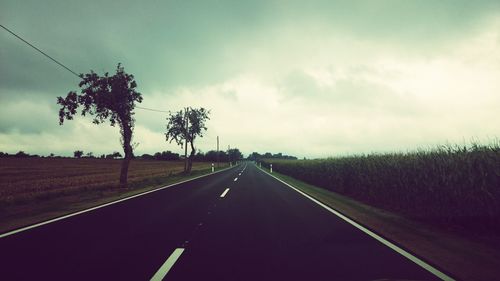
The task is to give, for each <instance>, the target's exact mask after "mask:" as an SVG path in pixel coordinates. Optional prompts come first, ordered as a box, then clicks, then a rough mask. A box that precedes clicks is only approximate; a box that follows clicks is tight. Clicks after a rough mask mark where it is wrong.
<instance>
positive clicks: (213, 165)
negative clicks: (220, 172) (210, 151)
mask: <svg viewBox="0 0 500 281" xmlns="http://www.w3.org/2000/svg"><path fill="white" fill-rule="evenodd" d="M214 170H215V169H214V163H212V173H213V172H214Z"/></svg>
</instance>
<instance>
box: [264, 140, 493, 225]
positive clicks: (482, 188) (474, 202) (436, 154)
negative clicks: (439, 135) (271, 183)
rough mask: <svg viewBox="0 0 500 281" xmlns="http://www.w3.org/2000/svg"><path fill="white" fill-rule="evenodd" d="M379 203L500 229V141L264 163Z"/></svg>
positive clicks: (444, 221)
mask: <svg viewBox="0 0 500 281" xmlns="http://www.w3.org/2000/svg"><path fill="white" fill-rule="evenodd" d="M269 164H272V165H273V170H274V171H277V172H279V173H282V174H285V175H288V176H292V177H294V178H296V179H299V180H302V181H304V182H307V183H309V184H312V185H315V186H318V187H322V188H325V189H327V190H330V191H333V192H336V193H339V194H342V195H345V196H348V197H350V198H353V199H355V200H359V201H361V202H364V203H366V204H369V205H371V206H374V207H378V208H382V209H386V210H389V211H393V212H396V213H399V214H402V215H404V216H406V217H409V218H413V219H417V220H423V221H426V222H430V223H433V224H438V225H445V226H446V227H451V228H454V229H455V228H456V229H459V230H462V231H466V232H470V231H472V232H495V233H500V145H499V143H498V142H495V143H493V144H491V145H476V144H473V145H470V146H451V145H448V146H442V147H437V148H435V149H428V150H418V151H413V152H407V153H391V154H369V155H354V156H345V157H337V158H328V159H315V160H282V159H262V165H263V166H264V167H268V168H269Z"/></svg>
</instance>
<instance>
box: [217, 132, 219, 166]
mask: <svg viewBox="0 0 500 281" xmlns="http://www.w3.org/2000/svg"><path fill="white" fill-rule="evenodd" d="M217 168H219V136H217Z"/></svg>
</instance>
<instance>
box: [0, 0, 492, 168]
mask: <svg viewBox="0 0 500 281" xmlns="http://www.w3.org/2000/svg"><path fill="white" fill-rule="evenodd" d="M0 24H2V25H4V26H6V27H7V28H9V29H11V30H12V31H14V32H16V33H17V34H18V35H20V36H22V37H23V38H25V39H26V40H28V41H30V42H31V43H32V44H34V45H35V46H37V47H39V48H40V49H42V50H44V51H45V52H46V53H48V54H49V55H51V56H53V57H54V58H56V59H57V60H59V61H61V62H62V63H64V64H65V65H67V66H68V67H69V68H71V69H72V70H74V71H76V72H77V73H87V72H89V71H90V70H94V71H96V72H97V73H99V74H103V73H104V72H110V73H112V72H113V71H114V70H115V68H116V65H117V63H122V64H123V66H124V67H125V71H127V72H128V73H131V74H133V75H134V76H135V78H136V81H137V84H138V91H139V92H141V93H142V95H143V98H144V100H143V102H142V104H140V105H139V106H142V107H147V108H153V109H159V110H165V111H178V110H181V109H182V108H184V107H185V106H191V107H205V108H207V109H210V110H211V115H210V117H211V119H210V121H209V122H208V123H207V125H208V131H207V132H206V134H205V135H204V137H203V138H201V139H198V140H197V141H196V142H195V145H196V146H197V149H200V150H201V151H205V152H206V151H208V150H213V149H216V138H217V136H219V137H220V145H221V148H222V149H226V148H227V146H231V147H238V148H239V149H240V150H241V151H242V152H243V153H244V154H249V153H251V152H253V151H257V152H260V153H264V152H273V153H277V152H282V153H284V154H289V155H295V156H297V157H300V158H302V157H307V158H318V157H332V156H338V155H347V154H349V155H350V154H360V153H373V152H376V153H383V152H396V151H407V150H414V149H418V148H429V147H435V146H436V145H442V144H447V143H450V144H464V143H470V142H471V141H475V142H480V143H489V142H491V141H492V140H497V139H498V137H499V136H500V126H498V120H499V119H500V118H499V117H500V110H499V109H500V1H464V0H453V1H446V0H443V1H431V0H428V1H427V0H416V1H411V0H405V1H403V0H398V1H396V0H377V1H334V0H328V1H327V0H325V1H322V0H321V1H294V0H290V1H270V0H265V1H259V0H256V1H231V0H227V1H226V0H219V1H216V0H203V1H185V0H183V1H111V0H108V1H73V0H69V1H68V0H64V1H50V0H48V1H38V0H26V1H17V0H0ZM78 82H79V81H78V78H77V77H75V76H74V75H72V74H71V73H69V72H68V71H66V70H64V69H63V68H61V67H60V66H58V65H56V64H55V63H53V62H52V61H50V60H48V59H47V58H46V57H44V56H42V55H41V54H39V53H37V52H36V51H35V50H33V49H31V48H30V47H29V46H27V45H26V44H24V43H23V42H21V41H20V40H18V39H17V38H15V37H14V36H12V35H11V34H9V33H7V32H5V30H3V29H0V104H1V110H0V151H4V152H9V153H15V152H17V151H19V150H23V151H25V152H29V153H37V154H42V155H48V154H49V153H55V154H60V155H72V152H73V151H74V150H77V149H78V150H83V151H84V152H90V151H91V152H93V153H94V154H96V155H97V154H102V153H111V152H113V151H122V150H121V146H120V137H119V130H118V128H112V127H110V126H109V123H108V124H101V125H94V124H92V122H91V120H90V119H89V118H88V117H81V116H78V117H76V118H75V119H74V120H72V121H69V122H65V123H64V125H63V126H60V125H59V124H58V105H57V104H56V98H57V97H58V96H65V95H66V94H67V93H68V92H69V91H71V90H78ZM166 115H167V113H158V112H152V111H146V110H140V109H136V110H135V118H136V126H135V130H134V142H136V143H138V146H137V148H136V151H135V154H136V155H141V154H143V153H153V152H156V151H165V150H171V151H174V152H178V153H181V152H182V149H181V148H180V147H179V146H177V145H176V144H175V143H168V142H166V141H165V136H164V133H165V130H166Z"/></svg>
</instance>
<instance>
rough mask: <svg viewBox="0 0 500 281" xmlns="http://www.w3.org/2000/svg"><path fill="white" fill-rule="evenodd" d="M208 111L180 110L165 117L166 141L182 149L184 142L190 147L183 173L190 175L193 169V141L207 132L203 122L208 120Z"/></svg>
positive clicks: (194, 152)
mask: <svg viewBox="0 0 500 281" xmlns="http://www.w3.org/2000/svg"><path fill="white" fill-rule="evenodd" d="M209 114H210V111H208V110H206V109H204V108H203V107H201V108H199V109H198V108H195V109H192V108H190V109H186V110H185V111H183V110H180V111H178V112H177V113H175V114H172V113H170V116H169V117H167V132H166V133H165V136H166V140H167V141H169V142H172V141H174V140H175V142H176V143H177V144H178V145H180V146H181V147H184V145H185V144H184V142H187V143H188V144H189V145H190V146H191V153H190V155H189V157H188V159H187V160H186V161H187V165H185V166H184V172H186V173H190V172H191V168H192V167H193V158H194V156H195V154H196V149H195V147H194V140H195V139H196V137H198V136H199V137H203V133H204V132H205V131H206V130H207V127H206V126H205V122H206V121H207V120H210V118H209V117H208V115H209Z"/></svg>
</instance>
